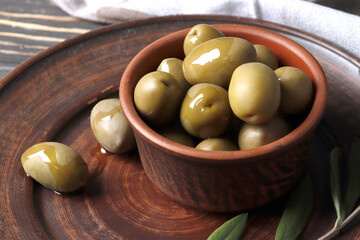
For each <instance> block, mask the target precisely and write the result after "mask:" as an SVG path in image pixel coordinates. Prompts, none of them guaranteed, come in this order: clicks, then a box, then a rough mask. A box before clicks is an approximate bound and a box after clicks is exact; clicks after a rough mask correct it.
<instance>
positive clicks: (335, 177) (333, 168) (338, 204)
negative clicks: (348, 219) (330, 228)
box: [330, 148, 345, 226]
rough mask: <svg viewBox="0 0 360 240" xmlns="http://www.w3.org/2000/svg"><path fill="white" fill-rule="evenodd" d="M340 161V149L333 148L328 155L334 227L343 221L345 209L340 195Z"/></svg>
mask: <svg viewBox="0 0 360 240" xmlns="http://www.w3.org/2000/svg"><path fill="white" fill-rule="evenodd" d="M340 160H341V150H340V148H334V149H333V150H332V151H331V153H330V186H331V196H332V199H333V202H334V206H335V210H336V215H337V221H336V223H335V226H338V225H340V224H341V223H342V222H343V221H344V219H345V209H344V207H343V206H344V204H343V200H342V194H341V177H340Z"/></svg>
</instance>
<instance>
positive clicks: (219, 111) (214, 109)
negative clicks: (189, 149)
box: [180, 83, 233, 139]
mask: <svg viewBox="0 0 360 240" xmlns="http://www.w3.org/2000/svg"><path fill="white" fill-rule="evenodd" d="M232 117H233V113H232V111H231V108H230V105H229V100H228V94H227V91H226V90H225V89H223V88H222V87H220V86H217V85H215V84H210V83H199V84H196V85H194V86H192V87H191V88H190V89H189V90H188V91H187V93H186V95H185V98H184V100H183V103H182V106H181V111H180V120H181V124H182V126H183V127H184V129H185V130H186V131H187V132H188V133H189V134H191V135H193V136H195V137H200V138H204V139H205V138H213V137H218V136H220V135H221V134H223V133H224V132H225V130H226V129H227V128H228V126H229V124H230V123H231V120H232Z"/></svg>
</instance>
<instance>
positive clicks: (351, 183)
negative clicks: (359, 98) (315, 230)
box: [319, 138, 360, 240]
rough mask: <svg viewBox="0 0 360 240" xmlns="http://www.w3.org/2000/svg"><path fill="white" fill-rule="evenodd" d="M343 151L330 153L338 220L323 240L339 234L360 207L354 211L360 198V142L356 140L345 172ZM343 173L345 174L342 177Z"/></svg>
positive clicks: (336, 149)
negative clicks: (341, 162)
mask: <svg viewBox="0 0 360 240" xmlns="http://www.w3.org/2000/svg"><path fill="white" fill-rule="evenodd" d="M340 161H344V160H343V159H342V155H341V150H340V149H339V148H334V149H333V150H332V151H331V153H330V180H331V181H330V183H331V196H332V199H333V202H334V207H335V210H336V215H337V219H336V222H335V225H334V228H333V229H331V230H330V231H329V232H327V233H326V234H324V235H323V236H322V237H321V238H319V239H321V240H325V239H331V238H332V237H334V236H336V235H337V234H339V232H340V230H341V229H343V228H344V227H345V226H346V225H347V224H348V223H349V222H351V220H352V219H354V218H355V216H356V215H357V214H359V213H360V206H359V207H357V208H356V210H355V211H354V208H355V205H356V203H357V201H358V200H359V198H360V173H359V172H360V141H359V139H357V138H354V140H353V143H352V146H351V150H350V154H349V158H348V159H347V161H345V162H343V164H342V165H343V166H344V171H342V169H341V164H340ZM342 173H344V174H343V175H342Z"/></svg>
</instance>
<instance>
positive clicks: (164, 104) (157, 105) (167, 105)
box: [134, 71, 183, 125]
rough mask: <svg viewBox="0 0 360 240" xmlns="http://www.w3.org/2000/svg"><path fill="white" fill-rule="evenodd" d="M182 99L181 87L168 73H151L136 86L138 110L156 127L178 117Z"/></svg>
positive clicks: (135, 97) (135, 95)
mask: <svg viewBox="0 0 360 240" xmlns="http://www.w3.org/2000/svg"><path fill="white" fill-rule="evenodd" d="M182 98H183V92H182V91H181V87H180V85H179V84H178V82H177V80H176V79H175V77H174V76H173V75H171V74H170V73H167V72H159V71H155V72H150V73H148V74H146V75H145V76H143V77H142V78H141V79H140V80H139V82H138V83H137V85H136V86H135V91H134V103H135V106H136V109H137V111H138V113H139V114H140V115H141V116H142V117H143V118H144V119H145V120H146V121H147V122H149V123H151V124H154V125H162V124H166V123H169V122H171V121H172V120H173V119H174V118H175V117H176V116H178V115H177V114H178V111H179V106H180V104H181V101H182Z"/></svg>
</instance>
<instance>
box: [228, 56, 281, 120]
mask: <svg viewBox="0 0 360 240" xmlns="http://www.w3.org/2000/svg"><path fill="white" fill-rule="evenodd" d="M228 91H229V101H230V106H231V109H232V110H233V112H234V114H235V115H236V116H237V117H238V118H240V119H242V120H243V121H245V122H247V123H253V124H260V123H264V122H266V121H268V120H269V119H270V118H272V117H273V116H274V114H275V113H276V111H277V110H278V108H279V104H280V94H281V93H280V83H279V80H278V79H277V76H276V74H275V73H274V71H273V70H272V69H271V68H270V67H268V66H267V65H265V64H263V63H257V62H253V63H245V64H243V65H241V66H239V67H238V68H237V69H236V70H235V71H234V73H233V75H232V78H231V81H230V85H229V90H228Z"/></svg>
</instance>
